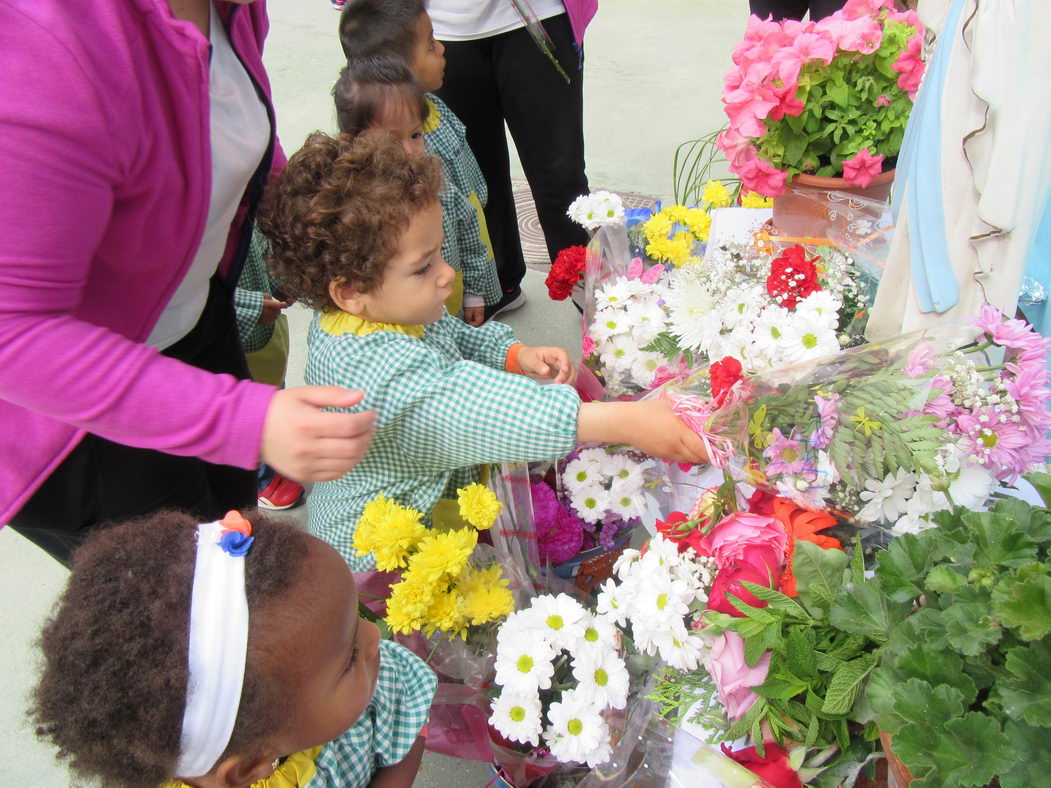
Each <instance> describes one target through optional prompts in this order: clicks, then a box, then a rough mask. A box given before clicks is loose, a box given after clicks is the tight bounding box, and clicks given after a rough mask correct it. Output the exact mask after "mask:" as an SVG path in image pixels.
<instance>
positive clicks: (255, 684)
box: [30, 512, 314, 788]
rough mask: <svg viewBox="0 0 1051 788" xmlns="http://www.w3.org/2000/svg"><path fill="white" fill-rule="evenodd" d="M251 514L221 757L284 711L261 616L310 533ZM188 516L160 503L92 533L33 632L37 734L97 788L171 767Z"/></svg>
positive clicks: (288, 582)
mask: <svg viewBox="0 0 1051 788" xmlns="http://www.w3.org/2000/svg"><path fill="white" fill-rule="evenodd" d="M250 519H251V522H252V531H253V535H254V536H255V542H254V543H253V544H252V547H251V550H250V551H249V553H248V556H247V558H246V560H245V591H246V594H247V597H248V609H249V611H250V615H251V617H252V627H251V629H250V632H249V634H248V655H247V658H246V665H245V676H244V685H243V688H242V690H241V703H240V706H239V708H238V712H237V721H236V722H235V724H234V730H233V734H232V735H231V737H230V744H229V746H228V747H227V749H226V752H224V753H223V755H222V758H226V757H228V756H229V755H231V754H233V753H240V754H246V755H251V754H254V753H257V752H258V751H260V750H261V749H263V748H264V747H265V746H266V744H267V742H268V741H269V737H271V736H272V735H274V733H275V732H277V731H279V730H280V728H281V726H282V724H283V720H286V719H287V716H288V703H287V698H285V697H284V692H283V687H281V686H280V685H279V684H278V683H277V682H276V681H274V680H273V679H272V678H271V676H270V674H272V673H273V672H274V671H273V670H272V668H271V667H270V663H272V662H273V661H274V656H273V653H274V650H275V649H274V643H273V641H274V638H273V636H272V633H271V634H270V635H268V634H267V629H268V627H267V626H266V619H267V615H268V608H269V607H270V605H271V603H273V602H275V601H277V600H279V599H282V598H283V597H284V596H285V595H286V594H288V593H289V589H291V588H293V587H294V586H295V584H296V582H297V578H298V575H299V572H300V571H301V569H302V568H303V567H304V566H305V565H306V563H307V562H306V560H305V559H306V557H307V555H308V554H309V552H310V549H311V542H312V541H313V540H314V537H312V536H310V535H309V534H307V533H305V532H303V531H301V530H300V529H299V528H298V527H297V526H296V525H295V524H293V523H291V522H288V521H283V520H277V519H268V518H266V517H265V516H262V515H257V514H253V515H252V516H251V518H250ZM196 524H197V521H196V520H195V519H194V518H192V517H190V516H189V515H186V514H182V513H179V512H161V513H159V514H156V515H153V516H151V517H148V518H145V519H141V520H135V521H129V522H127V523H123V524H121V525H117V526H113V527H111V528H105V529H102V530H100V531H97V532H96V533H95V534H93V535H92V536H91V537H90V538H89V539H88V540H87V541H85V542H84V544H83V545H82V546H81V547H80V548H78V549H77V551H76V552H75V553H74V555H73V572H72V574H71V575H70V577H69V580H68V582H67V583H66V588H65V591H64V592H63V593H62V596H61V598H60V599H59V602H58V605H57V608H56V610H55V612H54V613H53V614H52V615H51V617H50V618H49V619H48V621H47V623H46V624H45V625H44V629H43V632H42V633H41V636H40V641H39V645H40V648H41V649H42V651H43V657H44V664H43V673H42V675H41V677H40V681H39V683H38V684H37V687H36V691H35V693H34V697H33V706H32V708H31V709H30V716H31V718H32V719H33V721H34V722H35V723H36V725H37V735H38V736H40V737H42V738H45V739H48V740H50V741H51V742H52V743H53V744H54V745H56V746H57V747H58V751H59V757H61V758H63V759H65V760H68V761H69V765H70V767H71V768H72V769H73V770H74V771H76V772H78V773H79V774H82V775H84V776H85V777H91V778H101V780H102V782H103V783H104V784H105V785H107V786H120V787H121V788H123V787H124V786H128V787H129V788H130V787H131V786H136V787H137V786H151V788H156V786H157V785H160V784H161V783H163V782H164V781H165V780H170V779H172V778H174V777H175V776H176V775H175V764H176V762H177V760H178V757H179V743H180V735H181V733H182V717H183V709H184V708H185V706H186V683H187V676H188V666H187V650H188V648H189V618H190V596H191V593H192V588H193V575H194V562H195V560H196ZM270 629H273V627H270ZM220 760H221V759H220ZM182 776H192V775H182Z"/></svg>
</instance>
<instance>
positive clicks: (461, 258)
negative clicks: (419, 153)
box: [423, 93, 503, 304]
mask: <svg viewBox="0 0 1051 788" xmlns="http://www.w3.org/2000/svg"><path fill="white" fill-rule="evenodd" d="M427 103H428V104H429V105H430V108H431V114H430V116H429V117H428V118H427V121H426V122H425V123H424V125H423V142H424V146H425V148H426V150H427V153H430V154H433V155H435V156H438V157H440V158H441V160H442V164H443V167H442V169H443V170H444V173H445V188H444V189H442V192H441V194H440V195H439V199H440V200H441V203H442V230H443V232H444V233H445V243H444V244H443V246H442V256H443V257H444V258H445V261H446V262H447V263H449V265H451V266H452V267H453V268H454V269H456V270H457V271H463V286H464V292H465V293H473V294H475V295H480V296H482V298H484V299H485V303H486V304H495V303H496V302H497V301H499V300H500V298H501V297H502V295H503V293H502V291H501V289H500V278H499V277H498V276H497V273H496V264H495V262H494V260H493V250H492V245H491V244H490V242H489V232H488V230H487V229H486V228H485V224H484V222H485V214H483V213H482V208H483V207H484V206H485V203H486V202H487V201H488V199H489V190H488V187H487V186H486V183H485V178H484V177H483V176H482V170H481V169H480V168H479V167H478V161H477V160H476V159H475V158H474V154H473V153H471V149H470V147H468V145H467V136H466V132H465V130H464V125H463V123H461V122H460V119H459V118H458V117H456V115H455V114H454V113H453V111H452V110H451V109H449V107H448V106H446V104H445V102H443V101H442V100H441V99H440V98H438V97H437V96H435V95H433V94H431V93H428V94H427ZM475 203H476V204H475Z"/></svg>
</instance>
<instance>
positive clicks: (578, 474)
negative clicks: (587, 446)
mask: <svg viewBox="0 0 1051 788" xmlns="http://www.w3.org/2000/svg"><path fill="white" fill-rule="evenodd" d="M602 476H603V474H602V471H601V469H600V468H599V467H598V466H596V464H595V463H593V462H588V461H587V460H585V459H584V458H583V457H577V458H576V459H575V460H573V461H572V462H570V463H568V464H567V465H566V469H565V470H564V471H562V479H563V481H564V482H565V483H566V485H567V486H569V487H570V488H571V489H572V488H579V487H587V488H591V487H597V486H599V485H600V484H602Z"/></svg>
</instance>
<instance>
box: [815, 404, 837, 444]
mask: <svg viewBox="0 0 1051 788" xmlns="http://www.w3.org/2000/svg"><path fill="white" fill-rule="evenodd" d="M839 399H840V397H839V395H838V394H830V395H829V396H828V398H827V399H826V398H825V397H822V396H821V395H820V394H815V395H814V406H815V407H816V408H817V416H818V418H819V419H821V424H820V425H818V428H817V429H816V430H814V431H813V432H812V433H810V445H811V446H813V447H814V448H815V449H824V448H826V447H827V446H828V444H829V443H831V442H832V435H833V433H835V431H836V425H837V424H839Z"/></svg>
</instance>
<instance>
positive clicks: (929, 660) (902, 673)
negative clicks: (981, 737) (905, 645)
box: [888, 644, 978, 705]
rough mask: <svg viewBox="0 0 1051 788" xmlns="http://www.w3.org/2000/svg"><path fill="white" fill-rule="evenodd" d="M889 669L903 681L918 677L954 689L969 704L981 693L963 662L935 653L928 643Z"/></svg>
mask: <svg viewBox="0 0 1051 788" xmlns="http://www.w3.org/2000/svg"><path fill="white" fill-rule="evenodd" d="M888 667H890V668H891V669H892V671H893V672H894V673H895V674H897V676H898V678H899V680H900V681H905V680H907V679H909V678H918V679H923V680H924V681H926V682H927V683H929V684H930V685H931V686H932V687H936V686H937V685H939V684H947V685H949V686H950V687H955V688H956V689H958V690H959V691H960V693H961V694H962V695H963V699H964V703H965V704H967V705H970V704H971V703H973V702H974V699H975V697H976V696H977V694H978V688H977V687H975V685H974V680H973V679H971V677H970V676H968V675H967V674H966V673H964V672H963V660H962V659H961V658H960V656H959V655H958V654H956V653H955V652H953V651H936V650H934V649H932V648H930V647H929V646H928V645H927V644H917V645H915V646H913V647H912V648H910V649H908V650H907V651H906V652H905V653H904V654H902V655H901V656H900V657H899V658H898V659H897V660H894V661H893V663H890V664H888Z"/></svg>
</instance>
